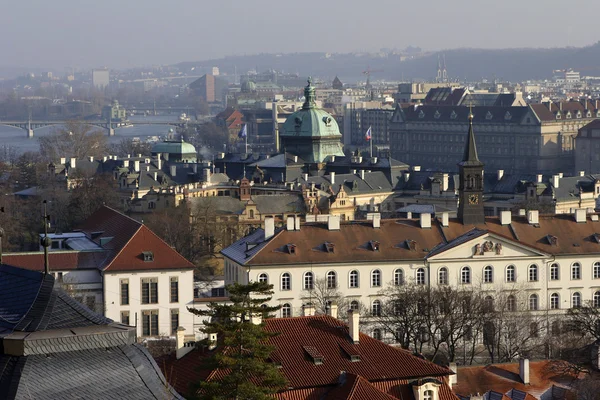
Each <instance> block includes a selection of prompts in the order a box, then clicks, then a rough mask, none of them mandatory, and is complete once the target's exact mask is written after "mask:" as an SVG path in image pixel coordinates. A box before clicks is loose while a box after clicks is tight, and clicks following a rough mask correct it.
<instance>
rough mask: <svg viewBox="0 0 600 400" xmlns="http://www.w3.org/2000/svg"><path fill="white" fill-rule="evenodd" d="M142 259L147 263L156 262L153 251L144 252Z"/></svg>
mask: <svg viewBox="0 0 600 400" xmlns="http://www.w3.org/2000/svg"><path fill="white" fill-rule="evenodd" d="M142 257H143V258H144V261H145V262H152V261H154V253H153V252H151V251H143V252H142Z"/></svg>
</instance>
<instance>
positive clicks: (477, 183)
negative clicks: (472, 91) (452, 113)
mask: <svg viewBox="0 0 600 400" xmlns="http://www.w3.org/2000/svg"><path fill="white" fill-rule="evenodd" d="M458 168H459V173H460V185H459V188H458V219H459V220H460V221H461V222H462V224H463V225H478V224H484V223H485V214H484V212H483V163H482V162H481V161H479V158H478V157H477V147H476V145H475V134H474V133H473V114H472V113H471V112H470V111H469V133H468V137H467V144H466V146H465V152H464V154H463V159H462V161H461V162H459V163H458Z"/></svg>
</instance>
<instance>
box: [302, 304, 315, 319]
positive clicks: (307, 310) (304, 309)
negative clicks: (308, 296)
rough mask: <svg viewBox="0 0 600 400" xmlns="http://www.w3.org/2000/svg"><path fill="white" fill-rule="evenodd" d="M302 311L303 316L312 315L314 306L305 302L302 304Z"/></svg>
mask: <svg viewBox="0 0 600 400" xmlns="http://www.w3.org/2000/svg"><path fill="white" fill-rule="evenodd" d="M302 312H303V314H304V316H305V317H312V316H313V315H315V306H313V304H312V303H306V304H304V305H303V306H302Z"/></svg>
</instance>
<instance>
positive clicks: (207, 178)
mask: <svg viewBox="0 0 600 400" xmlns="http://www.w3.org/2000/svg"><path fill="white" fill-rule="evenodd" d="M202 180H203V181H204V182H207V183H210V168H204V169H202Z"/></svg>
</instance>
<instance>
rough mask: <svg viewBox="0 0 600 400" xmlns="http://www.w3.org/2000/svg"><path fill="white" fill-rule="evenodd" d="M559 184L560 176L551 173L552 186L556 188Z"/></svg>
mask: <svg viewBox="0 0 600 400" xmlns="http://www.w3.org/2000/svg"><path fill="white" fill-rule="evenodd" d="M559 184H560V176H559V175H552V186H554V187H555V188H557V187H558V185H559Z"/></svg>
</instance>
